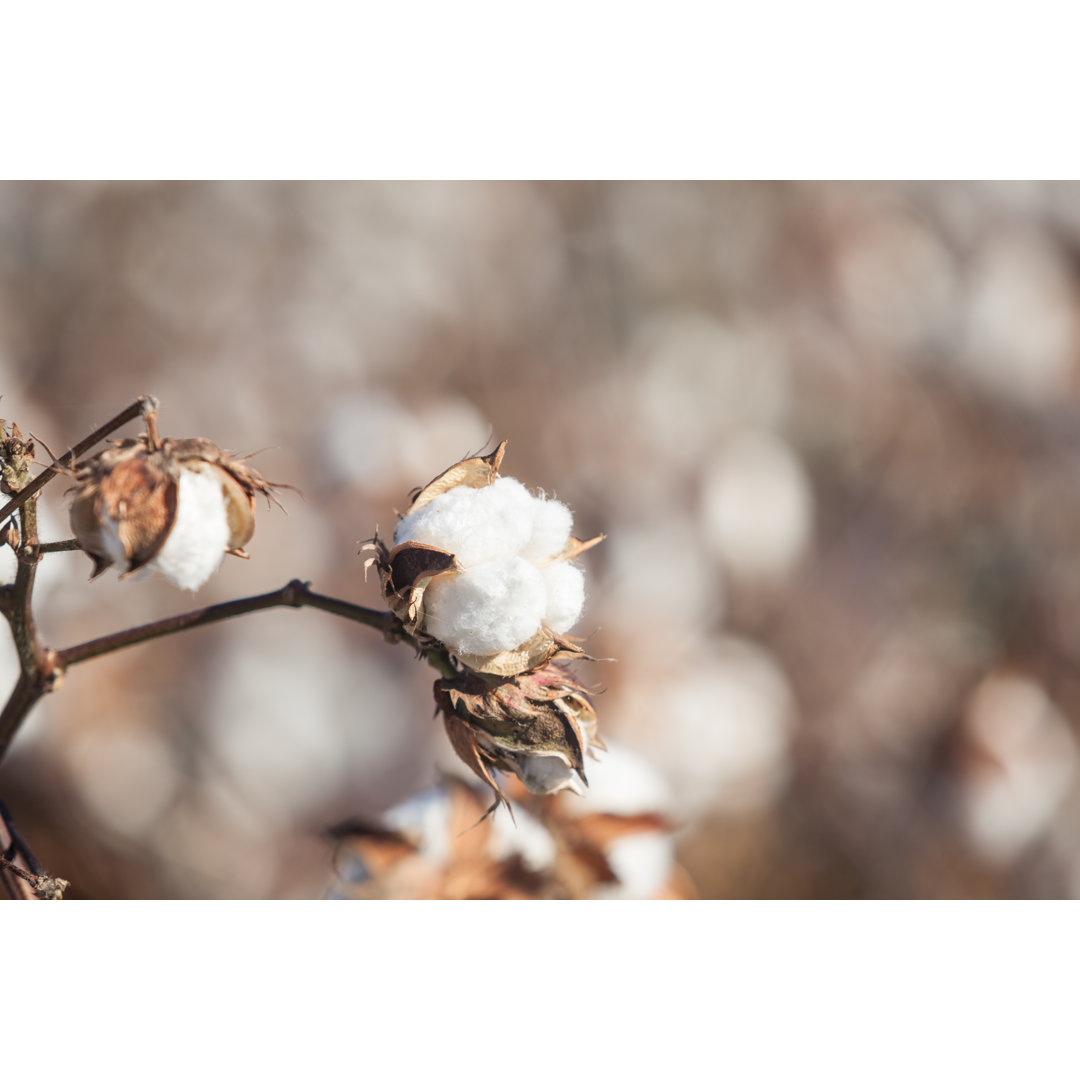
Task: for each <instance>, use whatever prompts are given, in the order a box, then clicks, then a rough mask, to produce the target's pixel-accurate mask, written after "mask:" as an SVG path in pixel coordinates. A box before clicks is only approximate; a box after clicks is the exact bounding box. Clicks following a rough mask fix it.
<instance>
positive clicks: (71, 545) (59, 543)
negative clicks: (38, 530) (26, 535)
mask: <svg viewBox="0 0 1080 1080" xmlns="http://www.w3.org/2000/svg"><path fill="white" fill-rule="evenodd" d="M38 551H39V552H40V553H41V554H42V555H48V554H49V552H51V551H82V544H80V543H79V541H78V540H76V539H74V538H72V539H71V540H50V541H49V542H48V543H47V544H38Z"/></svg>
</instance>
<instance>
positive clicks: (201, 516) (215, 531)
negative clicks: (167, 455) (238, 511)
mask: <svg viewBox="0 0 1080 1080" xmlns="http://www.w3.org/2000/svg"><path fill="white" fill-rule="evenodd" d="M179 488H180V490H179V491H178V492H177V497H176V521H175V523H174V524H173V528H172V532H171V533H169V538H168V539H167V540H166V541H165V544H164V546H163V547H162V549H161V551H159V552H158V554H157V557H156V558H155V559H153V560H152V562H151V563H150V565H151V566H153V567H154V569H155V570H157V572H158V573H159V574H161V575H162V577H164V578H165V579H166V580H167V581H171V582H172V583H173V584H174V585H176V586H177V587H179V588H181V589H190V590H191V591H192V592H194V591H195V590H196V589H197V588H199V586H200V585H203V584H204V583H205V582H206V581H207V579H208V578H209V577H210V575H211V574H213V573H214V571H215V570H217V568H218V567H219V566H220V565H221V560H222V559H223V558H224V556H225V547H226V545H227V544H228V542H229V522H228V518H227V517H226V512H225V496H224V493H223V491H222V487H221V480H220V479H219V478H218V477H217V474H216V473H215V472H214V470H212V469H207V470H206V471H205V472H204V471H201V470H200V471H198V472H196V471H195V470H193V469H189V468H185V469H181V470H180V481H179Z"/></svg>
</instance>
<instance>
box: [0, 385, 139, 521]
mask: <svg viewBox="0 0 1080 1080" xmlns="http://www.w3.org/2000/svg"><path fill="white" fill-rule="evenodd" d="M157 406H158V401H157V398H155V397H151V396H150V395H148V394H144V395H143V396H142V397H140V398H139V399H138V400H137V401H134V402H132V404H130V405H129V406H128V407H127V408H126V409H125V410H124V411H123V412H121V413H117V415H116V416H114V417H113V418H112V419H111V420H109V421H108V422H107V423H105V424H102V425H101V427H99V428H98V429H97V430H96V431H92V432H91V433H90V434H89V435H87V436H86V438H85V439H83V440H82V442H80V443H77V444H76V445H75V446H73V447H72V448H71V449H70V450H69V451H68V452H67V453H66V454H62V455H61V456H60V458H59V459H58V460H56V461H54V462H53V463H52V464H51V465H50V466H49V467H48V468H47V469H46V470H45V471H44V472H43V473H40V474H39V475H38V476H37V478H36V479H35V480H33V481H32V482H31V483H29V484H27V485H26V487H24V488H23V489H22V490H21V491H20V492H18V494H16V495H14V496H13V497H12V498H11V499H9V500H8V502H6V503H5V504H4V506H3V508H2V509H0V521H3V520H4V519H5V518H7V517H8V516H9V515H10V514H13V513H14V512H15V511H16V510H18V509H19V507H20V506H22V505H23V503H25V502H26V500H27V499H31V498H33V497H34V496H35V495H36V494H37V493H38V492H39V491H40V490H41V489H42V488H43V487H44V486H45V485H46V484H47V483H48V482H49V481H50V480H52V478H53V477H54V476H59V475H60V474H61V473H62V472H63V471H64V470H65V469H70V468H71V466H72V465H74V464H75V462H76V461H78V460H79V458H80V457H82V455H83V454H85V453H86V451H87V450H89V449H90V448H91V447H93V446H96V445H97V444H98V443H99V442H101V440H102V439H106V438H108V437H109V436H110V435H111V434H112V433H113V432H114V431H115V430H116V429H117V428H120V427H123V426H124V424H127V423H129V422H130V421H132V420H136V419H138V418H139V417H140V416H146V415H147V414H148V413H153V412H154V411H155V410H156V409H157Z"/></svg>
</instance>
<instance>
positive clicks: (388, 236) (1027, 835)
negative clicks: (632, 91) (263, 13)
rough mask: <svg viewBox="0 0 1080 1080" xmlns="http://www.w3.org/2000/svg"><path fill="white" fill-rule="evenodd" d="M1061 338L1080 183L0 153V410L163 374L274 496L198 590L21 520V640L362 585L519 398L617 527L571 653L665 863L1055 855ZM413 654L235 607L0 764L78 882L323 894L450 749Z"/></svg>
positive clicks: (836, 864) (1050, 888) (761, 885)
mask: <svg viewBox="0 0 1080 1080" xmlns="http://www.w3.org/2000/svg"><path fill="white" fill-rule="evenodd" d="M1078 376H1080V186H1078V185H1074V184H1060V183H995V184H967V183H904V184H884V183H875V184H862V183H709V184H695V183H543V184H527V183H496V184H486V183H469V184H461V183H448V184H440V183H418V184H413V183H408V184H407V183H386V184H372V183H356V184H348V183H312V184H295V183H154V184H147V183H77V184H74V183H73V184H67V183H46V184H30V183H7V184H0V391H2V398H0V415H2V416H3V417H4V418H5V419H7V420H9V421H10V420H16V421H17V422H18V423H19V425H20V427H21V428H22V429H23V430H24V431H26V430H29V431H31V432H33V433H34V434H35V435H36V436H38V437H40V438H41V439H44V440H45V442H46V443H48V445H49V446H50V447H51V448H52V450H53V451H54V452H55V453H57V454H59V453H61V452H62V451H64V450H65V449H67V448H68V446H70V445H72V444H73V443H75V442H77V441H78V440H79V439H80V438H81V437H83V436H84V435H85V434H87V433H88V432H89V431H90V430H92V429H93V428H94V427H96V426H97V425H99V424H101V423H102V422H104V421H105V420H107V419H108V418H109V417H110V416H112V415H114V414H115V413H117V412H119V411H120V410H121V409H122V408H124V407H125V406H126V405H127V404H129V403H130V402H131V401H132V400H133V399H134V398H136V397H137V396H138V395H139V394H142V393H149V394H154V395H156V396H157V397H158V398H159V399H160V400H161V411H160V414H159V425H160V429H161V432H162V434H167V435H173V436H205V437H207V438H210V439H212V440H213V441H215V442H217V443H218V444H219V445H221V446H223V447H225V448H227V449H231V450H236V451H243V452H247V451H253V450H261V451H262V452H261V453H260V454H259V455H258V457H257V458H256V459H255V464H256V466H257V467H258V468H259V469H260V470H261V472H262V473H263V475H264V476H265V477H267V478H268V479H269V480H272V481H278V482H281V483H286V484H292V485H295V486H296V487H298V488H299V489H301V491H302V493H303V494H302V497H301V496H300V495H298V494H294V493H291V492H284V493H283V498H282V501H283V502H284V504H285V507H286V511H287V513H282V512H281V511H279V510H277V509H268V508H267V507H266V506H265V505H260V507H259V510H258V517H257V526H256V533H255V537H254V539H253V541H252V542H251V543H250V544H249V545H248V550H249V552H250V554H251V556H252V557H251V560H250V561H249V562H241V561H239V560H227V561H226V563H225V565H224V566H223V568H222V570H221V571H220V572H219V573H218V574H217V575H216V576H215V577H214V578H212V579H211V581H210V582H209V583H208V584H207V585H206V586H205V587H204V588H203V589H202V590H201V591H200V592H199V594H198V595H197V597H193V596H190V595H188V594H184V593H181V592H179V591H177V590H175V589H173V588H172V587H170V586H169V585H167V584H165V583H163V582H159V581H156V580H149V581H145V582H120V581H118V580H117V578H116V576H115V574H112V573H109V574H106V575H105V576H103V577H102V578H100V579H99V580H97V581H94V582H93V583H89V582H88V581H87V580H86V579H87V578H88V576H89V571H90V562H89V560H88V559H87V558H85V556H83V555H82V554H80V553H78V552H73V553H58V554H53V555H49V556H48V557H47V565H46V567H45V568H44V570H43V571H42V573H41V574H40V577H39V582H40V587H39V589H38V592H37V607H36V613H37V618H38V621H39V624H40V626H41V628H42V631H43V633H44V635H45V637H46V639H47V641H48V642H49V643H50V644H52V645H54V646H57V647H61V646H66V645H71V644H74V643H76V642H78V641H82V640H84V639H86V638H89V637H95V636H98V635H100V634H102V633H106V632H109V631H111V630H118V629H122V628H125V627H128V626H132V625H135V624H137V623H141V622H145V621H149V620H151V619H156V618H160V617H163V616H165V615H169V614H173V613H177V612H180V611H184V610H187V609H189V608H191V607H194V606H202V605H203V604H208V603H214V602H218V601H221V600H226V599H231V598H234V597H238V596H242V595H247V594H251V593H257V592H263V591H267V590H271V589H275V588H278V587H280V586H281V585H283V584H284V583H285V582H286V581H288V580H289V579H290V578H293V577H298V578H301V579H304V580H308V581H311V582H312V585H313V587H314V588H316V589H317V590H319V591H321V592H324V593H330V594H332V595H336V596H339V597H342V598H344V599H347V600H351V601H354V602H357V603H362V604H368V605H371V606H381V605H380V602H379V594H378V589H377V582H376V581H375V580H374V578H372V579H371V580H368V581H367V582H365V580H364V574H363V567H362V562H363V560H362V558H361V557H360V556H359V555H358V551H359V546H360V544H361V542H362V541H364V540H365V539H367V538H368V537H370V536H371V535H372V534H373V532H374V529H375V527H376V526H378V527H379V528H380V531H381V532H382V533H383V534H384V535H386V534H388V533H390V532H391V531H392V528H393V525H394V522H395V510H396V509H403V508H404V507H405V506H406V505H407V496H408V492H409V491H410V489H411V488H413V487H415V486H417V485H419V484H422V483H424V482H426V481H427V480H429V479H431V478H432V477H433V476H434V475H435V474H437V473H438V472H440V471H442V470H443V469H444V468H446V467H447V466H448V465H450V464H451V463H453V462H454V461H456V460H458V459H459V458H462V457H464V456H467V455H469V454H471V453H474V452H476V451H478V450H480V449H482V448H485V447H487V448H490V447H491V446H492V445H493V444H494V442H495V441H497V440H498V439H501V438H508V439H509V448H508V451H507V456H506V459H505V462H504V466H503V471H504V472H505V473H507V474H509V475H512V476H516V477H518V478H519V479H521V480H522V481H524V482H525V483H526V484H528V485H529V486H531V487H534V488H543V489H544V490H546V491H547V492H549V493H551V494H554V495H555V496H557V497H558V498H560V499H562V500H564V501H565V502H567V503H568V504H569V505H570V506H571V508H572V509H573V510H574V512H575V533H576V534H577V535H578V536H582V537H586V536H591V535H594V534H595V533H598V532H603V533H606V534H607V537H608V539H607V541H606V542H605V543H604V544H602V545H600V546H599V547H598V548H596V549H594V550H593V551H591V552H589V553H588V554H587V555H585V556H584V558H583V560H582V561H583V565H584V566H585V569H586V580H587V587H588V600H587V604H586V609H585V615H584V617H583V619H582V621H581V623H580V624H579V625H578V627H577V628H576V632H577V633H580V634H582V635H584V636H586V637H587V641H586V643H585V647H586V648H587V650H588V651H589V652H590V653H592V654H593V655H594V656H598V657H611V658H613V659H614V660H615V662H614V663H606V664H603V665H596V666H589V667H588V668H586V669H584V670H580V671H579V674H581V675H582V677H583V678H584V679H585V680H586V681H587V682H590V683H591V684H594V685H596V686H598V687H602V689H603V693H602V694H600V696H599V697H598V698H597V709H598V712H599V715H600V724H601V732H602V734H603V736H604V738H605V739H606V740H607V741H609V742H610V743H612V744H614V745H616V746H618V747H619V750H618V751H617V753H618V754H619V755H621V754H622V753H623V752H624V751H625V752H627V753H629V754H631V755H635V760H638V761H639V762H644V763H646V766H647V768H648V769H649V770H651V774H652V779H651V780H650V783H651V784H652V785H653V787H652V788H651V789H650V790H652V791H653V792H654V795H655V798H654V799H653V803H652V804H651V806H652V808H653V809H658V810H659V809H662V811H663V814H664V816H665V820H666V821H667V823H668V825H669V827H670V828H669V831H670V838H671V842H672V844H673V845H674V846H673V856H674V857H675V858H677V860H678V863H679V865H680V866H681V868H682V871H681V873H684V874H685V880H686V881H688V882H689V883H691V884H690V885H688V886H687V887H686V888H685V889H684V894H687V895H689V894H693V893H696V895H699V896H701V897H704V898H727V897H796V898H798V897H807V898H823V897H852V898H878V897H900V898H905V897H927V898H929V897H1074V896H1080V845H1078V844H1077V842H1076V837H1077V835H1078V832H1077V830H1078V827H1080V769H1078V762H1080V755H1078V746H1077V734H1078V728H1077V725H1078V722H1080V678H1078V675H1077V671H1078V663H1080V544H1078V543H1077V540H1078V538H1080V499H1078V498H1077V496H1076V488H1077V479H1078V477H1080V408H1078V407H1080V396H1078V385H1080V380H1078ZM137 430H138V427H137V425H132V426H131V428H130V430H125V431H123V432H121V433H120V434H122V435H123V434H134V433H136V432H137ZM41 458H42V460H44V461H47V460H48V456H47V455H46V454H44V453H42V454H41ZM63 489H64V482H63V481H55V482H54V483H52V484H51V485H50V486H49V487H48V488H47V489H46V491H45V495H44V496H43V500H42V502H43V510H42V513H43V514H44V526H43V528H42V537H43V539H61V538H65V537H67V536H68V535H70V533H69V532H68V530H67V524H66V511H65V507H64V500H63ZM14 673H15V662H14V655H13V649H12V647H11V645H10V641H8V640H7V636H6V632H5V635H4V638H3V640H2V642H0V675H2V677H3V679H4V683H5V685H7V684H13V682H14V677H15V676H14ZM433 678H434V673H433V672H432V671H431V669H429V668H428V667H427V666H426V665H424V664H422V663H418V662H417V661H416V659H415V657H414V656H413V655H412V654H411V652H410V651H409V650H408V649H406V648H404V647H402V646H396V647H394V646H391V645H388V644H387V643H385V642H384V641H382V640H381V639H380V638H379V637H378V635H377V634H375V633H374V632H373V631H371V630H369V629H368V628H366V627H363V626H358V625H355V624H352V623H348V622H344V621H340V620H336V619H335V618H333V617H332V616H329V615H325V614H323V613H320V612H316V611H312V610H299V611H296V610H276V611H269V612H263V613H259V614H256V615H251V616H248V617H246V618H243V619H240V620H236V621H233V622H231V623H224V624H219V625H217V626H213V627H208V628H205V629H200V630H197V631H194V632H191V633H189V634H185V635H181V636H178V637H174V638H170V639H166V640H163V641H158V642H155V643H151V644H145V645H141V646H138V647H137V648H134V649H131V650H128V651H125V652H120V653H117V654H114V655H111V656H109V657H106V658H103V659H100V660H97V661H95V662H92V663H88V664H86V665H80V666H78V667H76V668H73V669H72V670H71V671H70V672H69V673H68V676H67V679H66V682H65V684H64V685H63V687H62V688H61V690H60V691H59V692H58V693H55V694H53V695H52V696H51V697H50V698H49V699H47V700H46V701H44V702H43V703H42V704H41V705H40V706H39V708H38V710H37V711H36V712H35V713H34V714H33V715H32V717H31V719H30V720H29V721H28V723H27V724H26V726H25V727H24V729H23V730H22V732H21V733H20V735H19V737H18V740H17V742H16V743H15V745H14V747H13V750H12V753H11V754H10V755H9V757H8V759H7V760H6V761H5V762H4V764H3V765H2V766H0V796H2V797H3V798H4V799H5V801H6V802H7V804H8V806H9V808H10V809H11V811H12V813H13V815H14V817H15V820H16V822H17V823H18V824H19V826H20V829H21V830H22V832H23V834H24V835H25V837H26V839H27V840H28V842H29V843H30V846H31V847H32V848H33V849H34V851H35V853H36V854H37V856H38V857H39V858H40V859H41V861H42V862H43V863H44V864H45V866H46V867H47V868H48V869H49V870H50V871H51V872H52V873H55V874H58V875H60V876H62V877H64V878H67V879H70V881H71V882H72V886H71V888H70V890H69V891H68V894H67V895H68V896H69V897H79V896H91V897H264V896H265V897H303V896H320V895H324V894H326V893H327V890H328V889H330V888H331V885H332V882H333V877H334V869H333V858H332V849H331V845H330V844H329V843H328V841H327V839H326V837H325V830H326V829H327V828H328V827H329V826H331V825H333V824H334V823H335V822H339V821H341V820H343V819H346V818H376V817H378V816H379V815H380V814H382V813H383V812H385V811H387V810H388V809H389V808H390V807H392V806H394V805H395V804H397V803H400V802H401V801H402V800H406V799H409V798H410V797H413V796H415V795H417V793H418V792H421V791H422V790H423V789H425V788H427V787H429V786H430V785H431V784H432V783H434V782H436V781H437V780H438V778H439V776H440V775H441V772H442V771H443V770H452V769H453V768H454V765H453V763H452V754H450V751H449V747H448V746H447V744H446V738H445V735H444V733H443V729H442V725H441V723H439V722H437V721H435V720H433V719H432V712H433V704H432V697H431V683H432V680H433ZM599 767H600V768H601V769H602V767H603V766H602V765H601V766H599ZM613 775H614V774H613ZM609 786H610V785H609ZM661 789H662V793H661ZM566 798H569V796H560V799H566Z"/></svg>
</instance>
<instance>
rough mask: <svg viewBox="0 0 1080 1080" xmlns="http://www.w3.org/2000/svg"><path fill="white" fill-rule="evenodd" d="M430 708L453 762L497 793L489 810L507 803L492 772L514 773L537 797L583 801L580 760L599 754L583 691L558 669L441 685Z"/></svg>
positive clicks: (463, 678) (470, 676)
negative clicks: (567, 794) (435, 710)
mask: <svg viewBox="0 0 1080 1080" xmlns="http://www.w3.org/2000/svg"><path fill="white" fill-rule="evenodd" d="M435 702H436V704H437V705H438V707H439V710H440V711H441V712H442V714H443V721H444V723H445V725H446V733H447V735H448V736H449V737H450V743H451V745H452V746H453V747H454V750H455V752H456V753H457V755H458V757H460V758H461V760H462V761H464V762H465V764H466V765H468V766H469V768H470V769H472V771H473V772H474V773H476V775H477V776H479V777H480V779H481V780H483V781H484V783H485V784H487V785H488V786H489V787H490V788H491V789H492V791H494V792H495V803H494V804H493V806H492V809H494V808H495V807H496V806H498V805H499V804H500V803H506V799H505V797H504V796H503V794H502V792H501V791H500V790H499V787H498V785H497V784H496V782H495V779H494V777H493V776H492V775H491V770H492V769H501V770H503V771H504V772H511V773H514V774H515V775H516V776H518V777H519V778H520V779H521V782H522V783H523V784H524V785H525V786H526V787H527V788H528V789H529V791H531V792H533V793H534V794H537V795H553V794H555V793H556V792H559V791H564V790H568V791H574V792H577V793H578V794H582V793H584V790H585V787H586V784H587V783H588V782H587V781H586V779H585V755H586V754H591V753H592V749H593V748H594V747H598V748H600V749H603V746H604V744H603V743H602V742H601V741H600V739H599V737H598V736H597V733H596V711H595V710H594V709H593V706H592V702H591V701H590V700H589V695H588V694H587V693H586V690H585V687H584V686H583V685H582V684H581V682H580V681H579V680H578V679H577V678H576V677H575V676H574V675H573V673H572V672H570V671H569V670H568V669H567V668H565V667H564V666H562V665H561V664H545V665H543V666H542V667H539V668H537V669H536V670H535V671H531V672H527V673H524V674H520V675H517V676H515V677H513V678H498V677H494V676H490V675H479V674H475V673H473V672H465V673H463V674H461V675H459V676H458V677H456V678H454V679H439V680H438V681H437V682H436V683H435ZM507 805H509V804H508V803H507Z"/></svg>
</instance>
